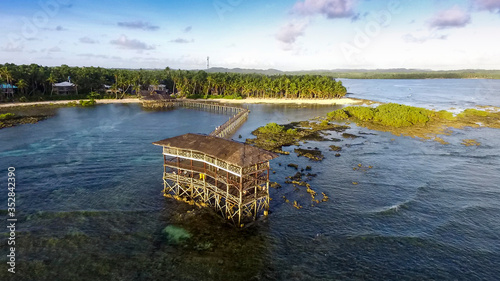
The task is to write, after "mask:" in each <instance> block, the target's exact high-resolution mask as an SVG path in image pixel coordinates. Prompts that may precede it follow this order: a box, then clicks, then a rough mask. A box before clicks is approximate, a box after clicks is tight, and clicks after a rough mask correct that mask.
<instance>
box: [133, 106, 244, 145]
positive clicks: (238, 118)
mask: <svg viewBox="0 0 500 281" xmlns="http://www.w3.org/2000/svg"><path fill="white" fill-rule="evenodd" d="M143 106H145V107H149V108H169V107H178V106H182V107H186V108H194V109H203V110H210V111H217V112H221V113H232V114H234V115H233V116H232V117H231V118H230V119H229V120H228V121H227V122H225V123H224V124H222V125H220V126H218V127H217V128H215V130H214V131H213V132H211V133H210V134H209V135H210V136H214V137H220V138H230V137H231V136H232V135H233V134H234V132H235V131H236V129H238V128H239V127H240V126H241V125H242V124H243V123H245V121H246V120H247V118H248V114H249V113H250V110H248V109H246V108H242V107H236V106H228V105H224V104H220V103H217V102H212V101H192V100H177V99H170V100H155V101H150V100H148V101H143Z"/></svg>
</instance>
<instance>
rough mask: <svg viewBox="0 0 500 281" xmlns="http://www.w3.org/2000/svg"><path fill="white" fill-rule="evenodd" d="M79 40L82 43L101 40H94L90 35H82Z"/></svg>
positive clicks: (92, 42)
mask: <svg viewBox="0 0 500 281" xmlns="http://www.w3.org/2000/svg"><path fill="white" fill-rule="evenodd" d="M78 41H80V43H84V44H96V43H98V42H99V41H97V40H94V39H92V38H90V37H88V36H85V37H82V38H80V39H79V40H78Z"/></svg>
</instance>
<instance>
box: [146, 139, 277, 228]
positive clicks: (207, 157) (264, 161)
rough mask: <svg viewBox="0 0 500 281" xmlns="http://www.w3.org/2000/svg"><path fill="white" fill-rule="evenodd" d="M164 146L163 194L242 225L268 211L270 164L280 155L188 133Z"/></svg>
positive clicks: (168, 140)
mask: <svg viewBox="0 0 500 281" xmlns="http://www.w3.org/2000/svg"><path fill="white" fill-rule="evenodd" d="M153 144H155V145H159V146H162V147H163V161H164V162H163V163H164V164H163V182H164V189H163V193H164V195H165V196H167V197H174V198H176V199H178V200H184V201H186V202H193V203H197V204H199V205H202V206H212V207H213V208H215V210H216V211H218V212H219V213H221V214H222V215H223V216H224V217H225V218H227V219H228V220H230V221H231V222H232V223H233V224H235V225H237V226H243V225H244V224H245V223H247V222H251V221H254V220H255V219H256V218H257V217H258V216H259V215H267V213H268V210H269V200H270V198H269V168H270V165H269V160H271V159H274V158H276V157H277V155H276V154H275V153H272V152H269V151H266V150H263V149H260V148H256V147H253V146H251V145H248V144H243V143H239V142H235V141H231V140H227V139H223V138H219V137H215V136H206V135H199V134H185V135H181V136H177V137H173V138H168V139H164V140H161V141H158V142H154V143H153Z"/></svg>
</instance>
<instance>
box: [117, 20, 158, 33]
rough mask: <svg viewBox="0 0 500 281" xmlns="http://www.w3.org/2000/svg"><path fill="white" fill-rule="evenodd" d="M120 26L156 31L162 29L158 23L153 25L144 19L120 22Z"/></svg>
mask: <svg viewBox="0 0 500 281" xmlns="http://www.w3.org/2000/svg"><path fill="white" fill-rule="evenodd" d="M118 26H121V27H125V28H130V29H142V30H146V31H155V30H158V29H160V27H159V26H157V25H152V24H151V23H149V22H143V21H125V22H119V23H118Z"/></svg>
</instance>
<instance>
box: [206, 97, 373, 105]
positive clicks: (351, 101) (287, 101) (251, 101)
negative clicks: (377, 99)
mask: <svg viewBox="0 0 500 281" xmlns="http://www.w3.org/2000/svg"><path fill="white" fill-rule="evenodd" d="M209 100H212V101H217V102H220V103H233V104H244V103H248V104H259V103H265V104H322V105H346V104H361V103H364V102H367V101H366V100H361V99H354V98H340V99H264V98H246V99H241V100H236V99H209Z"/></svg>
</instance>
